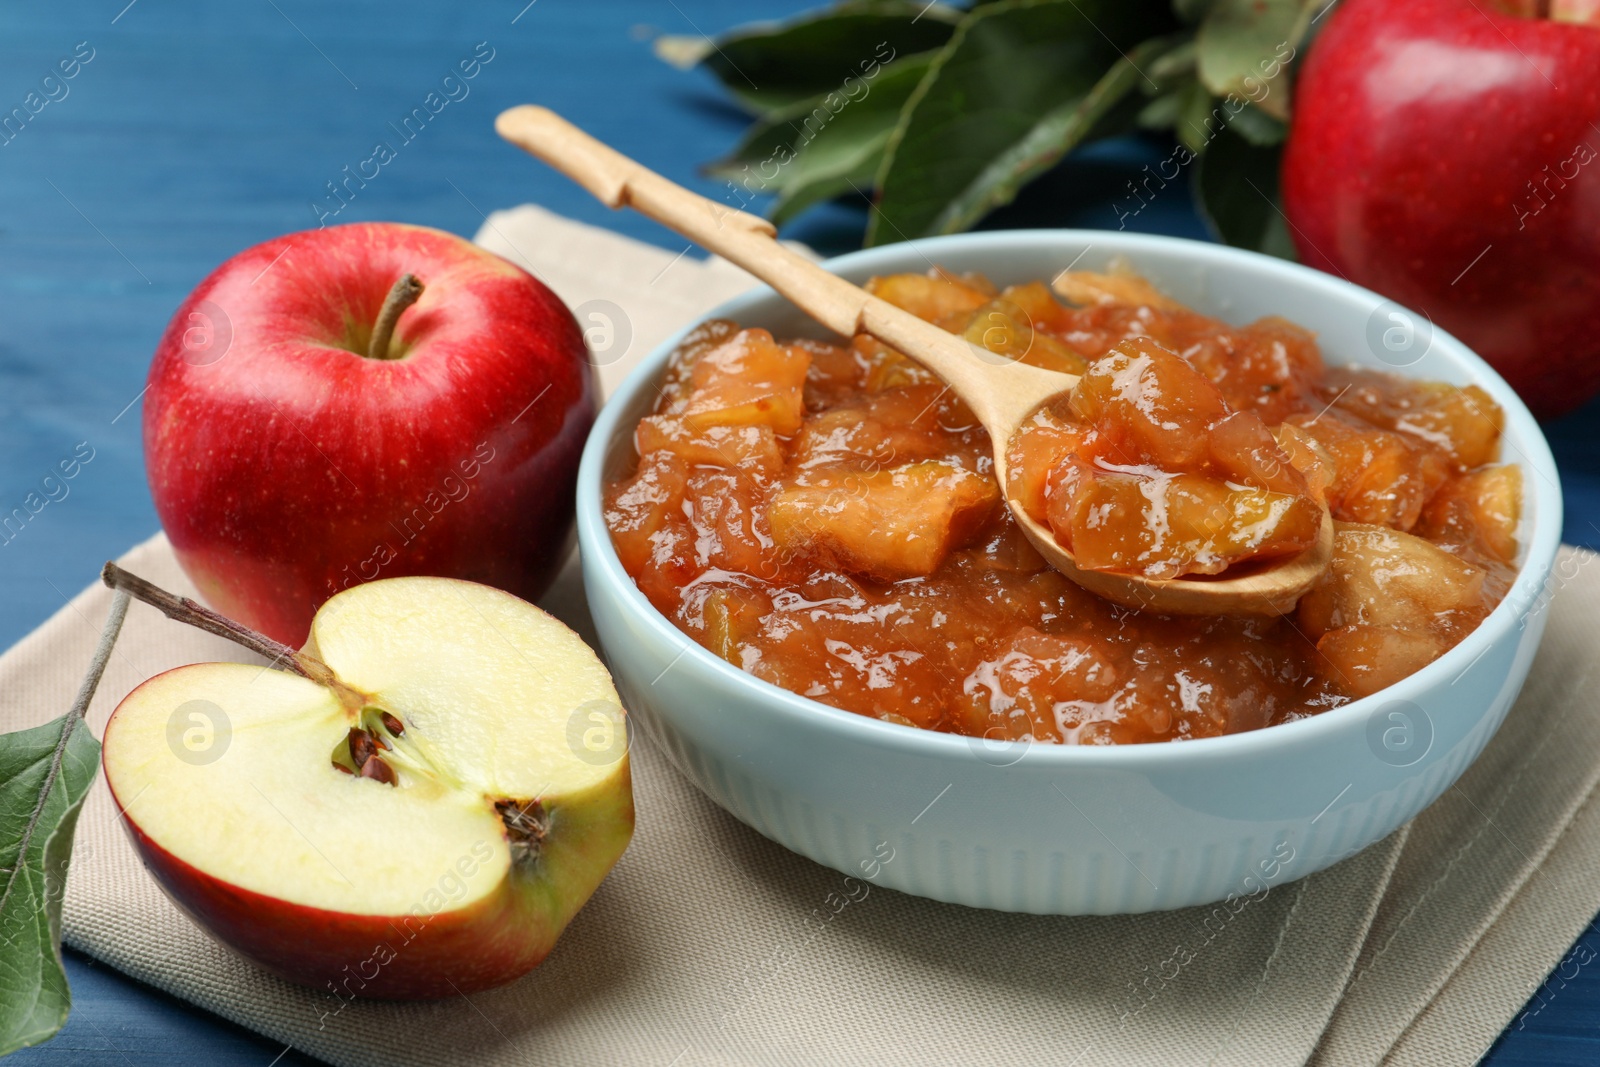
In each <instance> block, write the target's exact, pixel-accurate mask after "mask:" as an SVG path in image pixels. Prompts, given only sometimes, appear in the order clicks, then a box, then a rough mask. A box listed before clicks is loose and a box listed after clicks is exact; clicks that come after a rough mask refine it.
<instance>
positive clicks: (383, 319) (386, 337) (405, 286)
mask: <svg viewBox="0 0 1600 1067" xmlns="http://www.w3.org/2000/svg"><path fill="white" fill-rule="evenodd" d="M424 288H426V287H425V286H424V285H423V284H422V283H421V282H419V281H418V280H417V276H416V275H415V274H402V275H401V276H400V280H399V281H397V282H395V283H394V285H393V286H392V287H391V288H390V289H389V295H388V296H386V297H384V298H383V308H382V309H381V310H380V311H379V312H378V321H377V322H376V323H375V324H374V325H373V327H372V341H371V343H369V344H368V345H367V358H368V359H388V358H389V342H390V340H391V339H392V338H393V337H394V324H395V323H397V322H399V321H400V313H401V312H402V311H404V310H405V309H406V308H408V307H410V306H411V305H412V304H415V303H416V302H417V299H418V298H419V297H421V296H422V290H423V289H424Z"/></svg>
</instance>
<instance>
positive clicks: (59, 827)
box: [0, 713, 100, 1056]
mask: <svg viewBox="0 0 1600 1067" xmlns="http://www.w3.org/2000/svg"><path fill="white" fill-rule="evenodd" d="M99 759H100V744H99V742H97V741H95V739H94V736H93V735H92V734H91V733H90V732H89V728H88V727H87V726H84V725H83V719H82V717H81V716H80V715H78V714H76V713H73V714H68V715H63V716H62V717H61V718H59V719H57V720H55V721H54V722H51V723H47V724H46V725H44V726H40V727H36V728H35V729H32V730H23V731H21V732H19V733H12V734H5V735H3V736H0V879H3V881H0V885H3V887H4V888H3V889H0V1056H4V1055H7V1054H9V1053H11V1052H15V1051H16V1050H17V1049H19V1048H25V1047H27V1046H29V1045H36V1044H38V1043H39V1042H41V1041H45V1040H47V1039H48V1038H50V1037H52V1036H54V1034H55V1033H56V1031H57V1030H60V1029H61V1027H62V1025H63V1024H64V1023H65V1022H66V1021H67V1012H68V1010H69V1009H70V1007H71V1004H72V997H71V994H70V993H69V992H68V990H67V976H66V972H65V971H63V970H62V966H61V896H62V892H63V890H64V888H65V884H66V874H67V862H68V860H69V859H70V858H71V855H72V832H73V830H74V828H75V827H76V826H77V822H78V812H79V810H80V809H81V808H82V806H83V800H84V798H85V797H86V796H88V794H89V788H90V786H92V785H94V779H95V772H96V771H97V770H98V769H99Z"/></svg>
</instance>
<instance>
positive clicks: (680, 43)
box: [655, 0, 961, 118]
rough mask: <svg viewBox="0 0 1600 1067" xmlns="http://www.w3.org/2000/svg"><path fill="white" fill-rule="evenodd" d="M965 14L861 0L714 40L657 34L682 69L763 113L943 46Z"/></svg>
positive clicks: (664, 52) (892, 0) (663, 51)
mask: <svg viewBox="0 0 1600 1067" xmlns="http://www.w3.org/2000/svg"><path fill="white" fill-rule="evenodd" d="M960 17H961V12H960V11H957V10H955V9H954V8H951V7H947V6H945V5H943V4H938V3H934V4H927V3H913V2H906V0H856V2H854V3H846V4H841V5H839V6H837V7H832V8H825V9H823V10H821V11H814V12H807V13H806V14H803V15H801V16H800V17H799V18H796V19H793V20H791V21H788V22H781V23H774V22H764V23H755V24H753V25H749V26H744V27H741V28H740V29H737V30H734V31H733V32H731V33H728V34H724V35H723V36H721V37H718V38H716V39H715V40H712V39H708V38H705V37H676V36H670V35H669V36H664V37H658V38H657V39H656V42H655V51H656V55H657V56H659V57H661V58H662V59H664V60H666V61H667V62H669V63H671V64H673V65H674V66H677V67H693V66H696V65H703V66H705V67H706V68H707V69H708V70H710V71H711V72H712V73H713V74H715V75H716V76H717V78H718V79H720V80H721V82H722V84H723V86H724V87H725V88H726V89H727V90H728V91H729V92H730V93H732V94H733V96H734V97H735V98H736V99H737V100H738V101H739V102H740V103H741V104H743V105H744V106H745V107H746V108H748V109H749V110H750V111H752V112H754V113H755V114H757V115H760V116H764V117H768V118H771V117H774V115H775V113H776V112H780V111H783V110H785V109H788V108H792V107H794V106H796V105H798V104H800V103H802V102H803V101H807V100H810V99H812V98H813V97H817V96H821V95H824V94H826V93H830V92H835V91H840V90H842V89H843V88H844V85H845V79H846V78H850V77H855V78H861V77H863V76H864V75H865V74H866V73H867V72H869V71H873V70H876V69H878V67H879V66H881V65H882V64H886V63H889V62H891V61H893V60H895V59H897V58H899V57H902V56H908V55H912V54H914V53H917V52H926V51H929V50H932V49H937V48H939V47H941V46H943V45H944V43H945V42H946V41H948V40H949V39H950V35H951V34H952V33H953V32H955V25H956V22H957V21H958V20H959V19H960Z"/></svg>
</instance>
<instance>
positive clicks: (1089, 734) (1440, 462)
mask: <svg viewBox="0 0 1600 1067" xmlns="http://www.w3.org/2000/svg"><path fill="white" fill-rule="evenodd" d="M827 266H828V267H829V269H831V270H833V271H835V272H836V273H838V274H840V275H842V276H844V277H847V278H850V279H851V280H852V281H855V282H857V283H858V284H862V285H864V286H865V287H866V288H867V289H868V290H869V291H871V292H873V293H874V294H875V295H877V296H879V297H881V298H882V299H884V300H887V301H889V302H890V303H892V304H895V305H897V306H899V307H901V308H903V309H905V310H907V311H910V312H912V313H913V314H916V315H918V316H920V317H922V318H924V319H927V320H929V321H932V322H934V323H936V324H938V325H939V326H941V327H943V328H945V329H946V330H949V331H951V332H953V333H957V334H961V335H963V336H965V337H966V338H967V339H968V340H970V341H971V342H972V343H973V344H974V345H975V346H977V347H978V348H979V349H982V350H984V351H985V352H986V353H988V354H989V356H990V357H991V358H997V359H1016V360H1020V361H1022V362H1024V363H1028V364H1031V365H1034V366H1039V367H1044V368H1047V369H1052V370H1059V371H1062V372H1064V373H1066V374H1071V375H1075V376H1077V382H1076V384H1075V385H1074V386H1073V387H1072V388H1071V390H1070V392H1067V393H1064V394H1063V395H1062V396H1060V397H1058V398H1057V399H1056V400H1055V401H1053V402H1052V403H1051V404H1049V405H1047V406H1046V407H1044V408H1041V409H1040V410H1039V411H1037V412H1036V413H1035V414H1034V415H1033V416H1032V417H1031V418H1030V419H1029V420H1027V421H1026V422H1025V423H1024V425H1023V427H1022V428H1021V429H1020V431H1019V432H1018V433H1016V434H1015V435H1013V437H1012V439H1011V442H1010V444H1009V445H1008V448H1007V454H1006V460H1007V482H1008V484H1007V486H1004V487H1002V486H1001V485H1000V484H999V483H998V482H997V480H996V477H995V471H994V459H993V448H992V445H991V442H990V440H989V437H988V435H987V434H986V433H985V431H984V430H983V428H982V427H981V426H979V425H977V423H976V421H975V420H974V419H973V417H972V415H971V413H970V412H969V411H967V409H966V408H965V406H964V405H963V404H962V403H961V402H960V401H958V400H957V399H955V398H954V397H953V396H952V395H951V394H950V392H949V391H948V390H947V389H946V388H945V387H944V385H943V383H942V382H941V381H940V380H939V379H938V378H937V377H936V376H934V375H933V374H931V373H930V372H928V371H926V370H924V369H923V368H921V367H920V366H918V365H917V364H916V363H914V362H912V361H911V360H910V359H908V358H907V357H905V356H904V355H902V354H900V353H898V352H895V351H894V350H893V349H891V348H889V347H887V346H885V345H884V344H882V343H880V342H878V341H875V340H873V339H871V338H869V337H866V336H858V337H853V338H844V337H837V336H829V335H828V334H827V333H826V332H825V331H822V330H821V329H820V328H819V327H817V326H815V325H814V324H812V323H810V322H809V321H808V320H806V319H805V317H804V316H803V315H801V314H800V313H799V312H798V311H796V310H795V309H794V308H793V307H792V306H791V305H789V304H788V303H787V301H785V300H783V299H782V298H781V297H779V296H777V295H776V294H774V293H772V292H771V291H770V290H766V289H761V290H757V291H754V292H752V293H750V294H747V295H745V296H742V297H740V298H738V299H736V300H734V301H732V302H730V303H729V304H728V305H725V306H724V307H722V308H720V309H718V310H717V311H716V312H715V313H713V314H712V315H711V316H710V317H708V319H707V320H705V321H703V322H700V323H697V324H695V325H694V326H693V327H691V328H690V329H688V330H686V331H684V332H683V333H682V334H681V335H680V336H679V337H677V338H675V339H674V340H673V341H672V342H670V343H668V344H667V345H664V346H663V347H662V348H661V349H659V350H658V351H656V352H654V353H652V354H651V355H650V356H649V357H648V358H647V359H646V360H645V361H644V363H643V364H642V365H641V366H640V367H639V368H638V369H637V370H636V371H635V372H634V374H633V375H632V376H631V377H630V378H629V379H628V381H627V382H626V383H625V384H624V385H623V386H622V388H621V389H620V390H619V392H618V393H617V395H616V396H614V397H612V398H611V400H610V401H609V402H608V404H607V405H606V407H605V409H604V411H603V412H602V414H601V418H600V421H599V422H598V423H597V424H596V429H595V431H594V433H593V435H592V436H591V438H590V441H589V444H588V448H587V451H586V453H585V457H584V464H583V469H582V472H581V474H580V490H579V536H580V542H581V546H582V550H583V568H584V579H585V586H586V589H587V591H588V595H589V599H590V604H591V608H592V610H593V612H594V616H595V623H596V627H597V630H598V632H599V635H600V638H601V642H602V644H603V646H604V648H605V650H606V653H607V658H608V660H609V662H610V663H611V666H612V669H613V672H614V673H615V674H616V676H617V680H618V684H619V687H620V688H621V690H622V692H623V694H624V696H625V697H626V698H627V700H628V701H629V704H628V706H629V708H630V710H631V711H632V712H633V714H634V716H635V719H636V721H637V722H638V723H639V724H640V726H641V727H642V729H643V731H644V732H645V734H646V735H647V736H648V737H649V738H650V740H651V741H652V742H653V743H655V744H657V745H658V746H659V747H660V748H662V749H663V750H664V751H665V753H666V754H667V755H668V756H669V758H670V759H671V760H672V762H673V763H674V764H675V765H676V766H677V767H678V768H679V770H681V771H682V772H683V773H685V774H686V775H688V776H689V777H690V778H691V779H692V780H693V781H694V782H695V783H696V785H698V786H699V787H700V788H701V789H702V790H704V791H705V792H706V793H707V794H708V795H709V796H711V797H712V798H713V799H714V800H716V801H717V802H718V803H719V804H721V805H722V806H723V807H725V808H727V809H728V810H729V811H730V812H732V813H733V814H734V815H735V816H737V817H738V818H740V819H742V820H743V821H745V822H746V823H748V824H750V825H751V826H753V827H754V828H756V829H757V830H759V831H760V832H762V833H764V834H766V835H767V836H769V837H771V838H773V839H774V840H777V841H779V842H780V843H782V844H784V845H786V846H787V847H789V848H791V849H794V850H795V851H797V852H800V853H802V854H804V855H807V856H809V857H811V858H813V859H815V860H817V861H818V862H821V863H824V864H827V865H829V866H832V867H834V868H836V869H838V870H840V871H843V872H845V873H846V874H851V875H855V876H857V877H862V876H865V875H866V874H868V873H871V874H872V876H873V879H874V880H875V881H877V882H879V883H880V884H884V885H888V886H891V887H894V888H898V889H902V890H905V891H908V892H912V893H917V894H919V895H923V896H928V897H933V898H936V899H940V900H947V901H952V902H957V903H963V904H969V905H973V906H981V907H994V908H1001V909H1006V910H1017V911H1029V912H1040V913H1057V914H1078V913H1103V912H1125V911H1144V910H1154V909H1160V908H1171V907H1178V906H1183V905H1187V904H1195V903H1201V902H1207V901H1215V900H1221V899H1225V898H1226V897H1228V896H1229V895H1230V894H1233V895H1235V896H1243V895H1248V894H1250V893H1252V892H1255V891H1256V890H1257V889H1258V888H1259V887H1258V885H1257V884H1256V883H1259V882H1260V880H1261V879H1262V878H1263V877H1264V875H1263V871H1265V870H1267V869H1268V867H1270V869H1271V871H1272V873H1273V877H1274V879H1276V880H1278V881H1283V880H1290V879H1294V878H1299V877H1303V876H1304V875H1306V874H1309V873H1311V872H1312V871H1314V870H1317V869H1320V868H1322V867H1325V866H1327V865H1329V864H1331V863H1334V862H1337V861H1338V860H1339V859H1341V858H1343V857H1345V856H1348V855H1351V854H1353V853H1354V852H1356V851H1359V850H1360V849H1361V848H1364V847H1365V846H1367V845H1369V844H1371V843H1372V842H1374V841H1376V840H1378V839H1380V838H1381V837H1383V836H1385V835H1386V834H1388V833H1389V832H1391V831H1392V830H1394V829H1395V828H1396V827H1398V826H1399V825H1400V824H1401V823H1403V822H1404V821H1406V820H1407V819H1409V818H1410V817H1411V816H1413V815H1415V814H1416V813H1417V812H1418V811H1420V810H1421V808H1422V807H1424V806H1426V804H1428V803H1429V802H1431V801H1432V800H1433V799H1434V798H1435V797H1437V796H1438V795H1439V793H1441V792H1442V791H1443V790H1444V789H1445V788H1447V787H1448V786H1449V784H1450V783H1451V782H1453V781H1454V780H1455V778H1456V777H1457V776H1458V775H1459V774H1460V773H1461V772H1462V771H1463V770H1464V769H1465V768H1466V766H1467V765H1468V763H1470V762H1471V760H1472V759H1473V758H1474V757H1475V756H1476V755H1477V753H1478V752H1479V751H1481V749H1482V747H1483V745H1484V744H1485V743H1486V742H1487V740H1488V738H1489V737H1490V736H1491V735H1492V733H1493V732H1494V729H1495V728H1496V727H1497V726H1498V724H1499V722H1500V720H1501V718H1502V717H1503V716H1504V714H1505V712H1506V710H1507V709H1508V708H1509V706H1510V704H1511V702H1512V700H1513V699H1514V697H1515V695H1516V692H1517V690H1518V688H1519V687H1520V685H1521V682H1522V679H1523V677H1524V676H1525V675H1526V672H1527V669H1528V664H1529V662H1530V660H1531V657H1532V654H1533V651H1534V649H1535V648H1536V646H1537V641H1538V637H1539V634H1540V632H1541V630H1542V622H1543V611H1544V607H1545V601H1546V599H1547V597H1546V595H1545V593H1546V591H1547V581H1548V579H1549V575H1550V569H1551V565H1552V562H1553V559H1554V552H1555V548H1556V544H1557V539H1558V534H1559V529H1560V509H1561V502H1560V495H1559V490H1558V488H1557V483H1556V476H1555V471H1554V465H1553V462H1552V460H1551V458H1550V455H1549V450H1548V448H1547V446H1546V444H1545V442H1544V440H1543V438H1542V436H1541V435H1540V433H1539V430H1538V428H1537V426H1536V424H1535V423H1534V422H1533V420H1532V419H1531V417H1529V415H1528V414H1527V412H1526V410H1525V409H1524V408H1523V406H1522V404H1521V403H1520V401H1518V400H1517V398H1516V396H1515V395H1514V394H1513V393H1512V392H1511V391H1510V390H1509V389H1508V388H1507V387H1506V386H1505V384H1504V383H1503V382H1502V381H1501V380H1500V379H1499V378H1498V377H1497V376H1496V375H1495V374H1494V372H1493V371H1492V370H1490V369H1489V368H1488V367H1487V366H1486V365H1485V364H1484V363H1483V362H1482V361H1481V360H1479V359H1478V358H1477V357H1476V356H1474V355H1473V354H1472V353H1471V352H1470V351H1468V350H1467V349H1466V348H1464V347H1463V346H1462V345H1461V344H1460V343H1459V342H1457V341H1455V340H1454V339H1453V338H1451V337H1449V336H1447V335H1445V334H1444V333H1443V332H1441V331H1437V330H1433V329H1431V328H1430V327H1429V325H1428V323H1427V321H1426V319H1425V318H1423V317H1422V316H1420V315H1417V314H1415V313H1412V312H1409V311H1407V310H1405V309H1403V308H1399V307H1397V306H1396V305H1393V304H1391V303H1388V302H1385V301H1383V300H1382V299H1381V298H1379V297H1377V296H1375V295H1374V294H1371V293H1369V292H1366V291H1364V290H1361V289H1358V288H1356V287H1354V286H1351V285H1349V284H1347V283H1344V282H1342V281H1340V280H1338V279H1335V278H1332V277H1329V276H1326V275H1323V274H1320V273H1317V272H1314V271H1310V270H1307V269H1305V268H1301V267H1298V266H1295V265H1292V264H1287V263H1284V262H1282V261H1279V260H1275V259H1271V258H1268V257H1264V256H1259V255H1254V254H1251V253H1246V252H1241V251H1238V250H1234V249H1227V248H1222V247H1218V246H1212V245H1205V244H1201V243H1197V242H1190V241H1184V240H1179V239H1170V238H1159V237H1145V236H1136V235H1128V234H1107V233H1077V232H1072V231H1034V232H1017V233H985V234H975V235H965V236H959V237H950V238H939V239H932V240H926V241H918V242H916V243H915V244H914V245H901V246H890V247H888V248H883V249H874V250H870V251H867V252H862V253H856V254H853V255H849V256H844V257H841V258H839V259H837V260H833V261H831V262H830V263H829V264H827ZM1064 380H1065V379H1064ZM1007 492H1009V494H1010V495H1011V496H1012V497H1013V498H1015V499H1016V500H1017V501H1018V502H1019V503H1020V505H1021V506H1022V507H1023V508H1024V510H1025V511H1026V512H1027V513H1028V514H1029V516H1030V517H1032V518H1033V519H1035V520H1037V521H1038V522H1039V523H1041V524H1043V525H1044V526H1045V527H1046V528H1047V529H1048V530H1049V531H1050V532H1051V533H1052V534H1053V536H1054V537H1055V538H1056V539H1057V541H1059V543H1060V544H1061V545H1062V546H1064V547H1066V548H1068V549H1070V550H1071V551H1072V552H1073V554H1074V556H1075V558H1076V560H1077V564H1078V566H1079V567H1080V568H1087V569H1093V570H1106V571H1113V572H1119V573H1123V574H1140V575H1145V576H1148V577H1152V578H1162V579H1171V578H1178V577H1186V578H1192V579H1194V580H1199V581H1204V580H1206V579H1207V578H1208V577H1211V576H1219V575H1227V576H1230V577H1231V576H1234V575H1237V574H1241V573H1249V571H1250V569H1251V568H1260V567H1264V566H1269V565H1271V564H1272V563H1273V562H1274V561H1275V560H1280V559H1282V558H1285V557H1287V556H1290V555H1293V554H1296V553H1299V552H1303V551H1306V550H1307V549H1308V548H1310V547H1311V546H1312V544H1313V543H1314V542H1315V540H1316V537H1317V532H1318V529H1319V525H1320V522H1321V515H1322V512H1323V509H1324V508H1326V509H1327V510H1328V512H1329V513H1330V514H1331V515H1332V517H1333V520H1334V550H1333V556H1332V560H1331V563H1330V565H1329V567H1328V569H1327V571H1326V573H1325V575H1324V576H1323V578H1322V579H1321V580H1320V581H1319V582H1318V583H1317V584H1316V585H1315V586H1314V587H1313V588H1312V589H1311V591H1310V592H1309V593H1307V594H1306V595H1305V596H1303V597H1302V598H1301V599H1300V601H1299V603H1298V604H1297V605H1296V607H1295V608H1294V610H1293V611H1291V612H1288V613H1286V614H1281V615H1212V616H1168V615H1160V614H1156V613H1153V612H1151V611H1148V610H1138V609H1136V608H1132V607H1128V606H1125V605H1122V604H1116V603H1112V602H1110V601H1107V600H1103V599H1101V598H1100V597H1098V596H1096V595H1094V594H1093V593H1090V592H1088V591H1087V590H1085V589H1083V588H1081V587H1080V586H1078V585H1075V584H1074V583H1073V582H1072V581H1070V580H1069V579H1067V578H1066V577H1065V576H1063V575H1062V574H1060V573H1058V572H1057V571H1055V570H1053V569H1051V568H1050V567H1049V566H1048V564H1046V563H1045V561H1044V560H1043V558H1042V557H1041V556H1040V555H1039V553H1038V552H1037V551H1036V550H1035V549H1034V547H1033V546H1032V545H1031V544H1030V543H1029V542H1028V540H1027V539H1026V538H1025V537H1024V536H1023V535H1022V533H1021V531H1020V529H1019V527H1018V524H1017V522H1016V521H1015V519H1014V518H1013V517H1012V515H1011V513H1010V511H1009V510H1008V508H1007V507H1006V504H1005V499H1006V495H1007ZM1291 851H1292V853H1293V855H1294V856H1295V857H1296V859H1295V861H1293V862H1290V863H1283V862H1281V856H1282V855H1285V854H1288V853H1289V852H1291ZM888 853H892V854H893V856H894V859H893V860H892V861H890V862H885V861H884V859H883V856H884V855H885V854H888ZM1258 861H1260V862H1258ZM1262 863H1266V864H1267V865H1268V866H1267V867H1263V866H1262V865H1261V864H1262Z"/></svg>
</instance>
